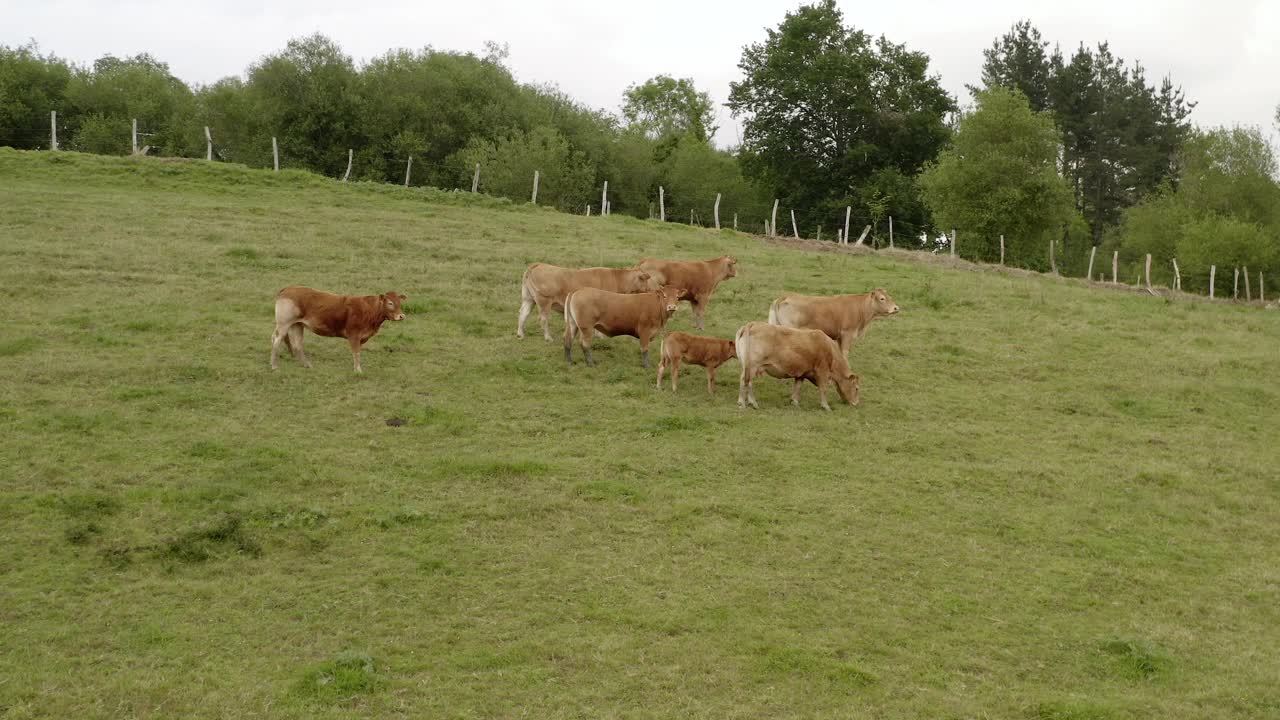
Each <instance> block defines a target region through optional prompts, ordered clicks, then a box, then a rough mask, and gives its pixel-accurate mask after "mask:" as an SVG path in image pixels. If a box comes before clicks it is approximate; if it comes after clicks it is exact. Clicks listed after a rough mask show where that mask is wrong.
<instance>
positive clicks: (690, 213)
mask: <svg viewBox="0 0 1280 720" xmlns="http://www.w3.org/2000/svg"><path fill="white" fill-rule="evenodd" d="M689 226H690V227H692V226H693V208H689Z"/></svg>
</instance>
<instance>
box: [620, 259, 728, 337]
mask: <svg viewBox="0 0 1280 720" xmlns="http://www.w3.org/2000/svg"><path fill="white" fill-rule="evenodd" d="M636 267H638V268H640V269H641V270H647V271H648V272H649V273H650V274H651V275H653V276H654V278H656V279H657V281H658V283H659V284H660V285H672V286H674V287H678V288H680V289H682V290H684V299H685V300H688V301H689V305H690V308H691V309H692V310H693V324H694V326H695V327H697V328H698V329H699V330H701V329H702V318H703V317H704V316H705V315H706V313H707V304H708V303H710V302H711V294H712V293H714V292H715V291H716V286H718V285H719V284H720V282H721V281H723V280H727V279H729V278H731V277H736V276H737V274H738V261H737V260H735V259H733V258H732V257H730V256H728V255H724V256H722V257H718V258H716V259H714V260H704V261H701V262H679V261H676V260H641V261H640V262H639V263H638V264H637V265H636Z"/></svg>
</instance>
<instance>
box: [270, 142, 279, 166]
mask: <svg viewBox="0 0 1280 720" xmlns="http://www.w3.org/2000/svg"><path fill="white" fill-rule="evenodd" d="M271 167H272V168H274V169H273V170H272V172H280V145H279V144H277V143H276V137H275V136H274V135H272V136H271Z"/></svg>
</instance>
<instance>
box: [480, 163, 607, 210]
mask: <svg viewBox="0 0 1280 720" xmlns="http://www.w3.org/2000/svg"><path fill="white" fill-rule="evenodd" d="M471 192H480V163H476V172H475V174H474V175H472V176H471ZM587 207H588V208H590V207H591V206H590V205H588V206H587Z"/></svg>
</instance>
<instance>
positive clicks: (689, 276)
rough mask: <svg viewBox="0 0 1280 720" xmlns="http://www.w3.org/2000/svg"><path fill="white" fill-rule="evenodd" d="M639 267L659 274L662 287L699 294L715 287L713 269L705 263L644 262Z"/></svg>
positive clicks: (675, 261)
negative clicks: (710, 287) (667, 286)
mask: <svg viewBox="0 0 1280 720" xmlns="http://www.w3.org/2000/svg"><path fill="white" fill-rule="evenodd" d="M638 267H639V268H640V269H641V270H646V271H648V272H651V273H656V274H658V276H659V277H660V278H661V280H660V283H661V284H662V285H673V286H675V287H678V288H681V289H683V290H686V291H688V292H690V293H697V292H699V291H702V290H706V289H708V288H709V286H714V285H715V277H714V275H713V273H712V271H711V267H710V266H709V265H708V264H707V263H705V262H683V261H678V260H642V261H640V264H639V266H638Z"/></svg>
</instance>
